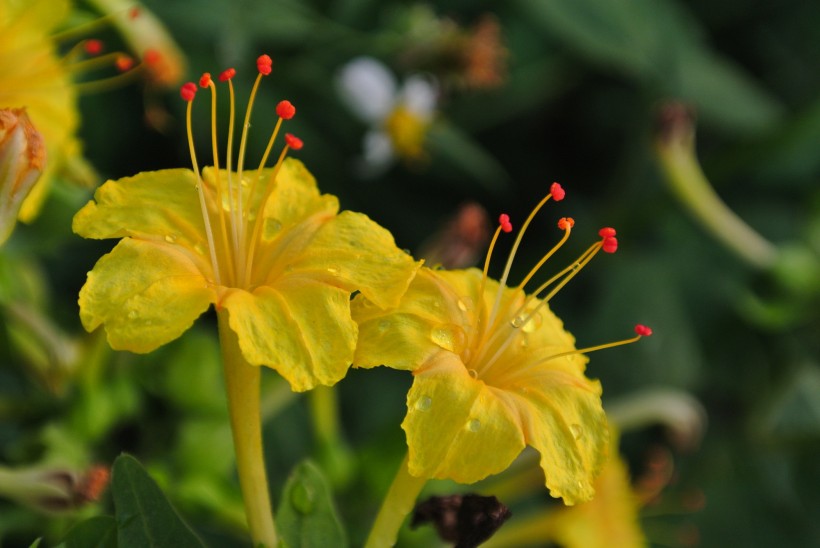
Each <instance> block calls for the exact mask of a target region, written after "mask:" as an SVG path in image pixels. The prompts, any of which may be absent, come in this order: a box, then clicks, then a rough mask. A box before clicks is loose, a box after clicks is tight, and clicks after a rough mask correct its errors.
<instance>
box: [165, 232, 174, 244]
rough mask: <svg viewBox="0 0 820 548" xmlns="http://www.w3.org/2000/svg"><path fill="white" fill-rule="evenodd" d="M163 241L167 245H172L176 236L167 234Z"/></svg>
mask: <svg viewBox="0 0 820 548" xmlns="http://www.w3.org/2000/svg"><path fill="white" fill-rule="evenodd" d="M165 241H166V242H168V243H169V244H172V243H174V242H175V241H177V238H176V236H173V235H171V234H168V235H167V236H165Z"/></svg>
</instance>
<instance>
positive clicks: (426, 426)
mask: <svg viewBox="0 0 820 548" xmlns="http://www.w3.org/2000/svg"><path fill="white" fill-rule="evenodd" d="M402 428H403V429H404V431H405V433H406V435H407V445H408V447H409V461H408V466H409V471H410V473H411V474H412V475H414V476H422V477H429V478H439V479H452V480H455V481H457V482H460V483H474V482H476V481H479V480H481V479H483V478H485V477H487V476H488V475H490V474H495V473H498V472H501V471H503V470H505V469H506V468H507V467H508V466H509V465H510V463H512V461H513V460H514V459H515V457H516V456H518V454H519V453H520V452H521V450H522V449H523V448H524V438H523V435H522V433H521V425H520V424H519V423H518V418H517V416H516V412H515V409H512V408H510V407H509V406H508V405H506V403H505V402H504V400H502V399H500V398H499V397H498V396H497V394H496V391H495V390H494V389H492V388H490V387H488V386H487V385H486V384H484V383H483V382H482V381H480V380H477V379H474V378H473V377H471V376H470V375H469V373H468V372H467V370H466V369H465V367H464V364H463V363H461V360H460V359H459V358H458V356H456V355H455V354H453V353H451V352H446V351H442V352H440V353H438V354H437V355H436V356H434V357H433V358H432V359H431V360H430V362H429V363H428V364H425V366H424V367H423V369H422V370H421V371H418V372H416V375H415V380H414V382H413V386H412V388H411V389H410V392H409V393H408V395H407V416H406V417H405V419H404V422H403V423H402Z"/></svg>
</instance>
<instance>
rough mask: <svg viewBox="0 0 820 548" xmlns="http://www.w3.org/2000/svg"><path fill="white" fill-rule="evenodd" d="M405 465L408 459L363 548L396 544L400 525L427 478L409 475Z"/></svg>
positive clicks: (405, 463) (393, 484)
mask: <svg viewBox="0 0 820 548" xmlns="http://www.w3.org/2000/svg"><path fill="white" fill-rule="evenodd" d="M407 463H408V458H407V457H405V458H404V460H403V461H402V463H401V466H400V467H399V471H398V472H397V473H396V476H395V477H394V478H393V483H392V484H391V485H390V490H389V491H388V492H387V496H386V497H385V499H384V501H382V506H381V508H380V509H379V513H378V515H377V516H376V521H375V523H374V524H373V528H372V529H371V530H370V535H369V536H368V537H367V543H366V544H365V548H385V547H388V546H393V545H395V544H396V538H397V537H398V534H399V529H401V526H402V523H404V520H405V518H406V517H407V515H408V514H409V513H410V512H411V511H412V510H413V507H414V506H415V503H416V499H417V498H418V496H419V493H420V492H421V489H422V488H423V487H424V484H425V483H427V478H424V477H416V476H412V475H410V472H409V470H408V467H407Z"/></svg>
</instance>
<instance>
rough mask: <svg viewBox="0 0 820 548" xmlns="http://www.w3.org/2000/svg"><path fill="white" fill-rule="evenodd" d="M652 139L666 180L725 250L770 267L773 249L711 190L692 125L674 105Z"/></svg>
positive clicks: (772, 259)
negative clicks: (659, 131) (660, 130)
mask: <svg viewBox="0 0 820 548" xmlns="http://www.w3.org/2000/svg"><path fill="white" fill-rule="evenodd" d="M667 108H668V109H669V112H671V113H672V114H671V115H668V117H667V119H666V120H665V122H666V125H665V126H662V132H661V135H660V136H659V137H658V138H657V139H656V142H655V145H656V146H655V150H656V153H657V156H658V159H659V161H660V164H661V167H662V168H663V172H664V175H665V176H666V180H667V181H668V182H669V185H670V186H671V187H672V190H673V191H674V192H675V193H676V194H677V196H678V198H679V199H680V200H681V201H682V202H683V203H684V204H685V205H686V206H687V207H688V208H689V211H691V212H692V213H693V214H694V215H695V217H697V219H698V220H699V221H700V222H701V223H702V224H703V225H704V226H705V227H706V228H707V229H708V230H709V231H710V232H711V233H712V234H713V235H714V236H715V237H716V238H717V239H718V240H720V241H722V242H723V243H724V244H725V245H726V246H727V247H728V248H729V249H731V250H732V251H734V252H735V253H737V255H738V256H740V257H741V258H742V259H744V260H745V261H746V262H748V263H750V264H752V265H753V266H755V267H757V268H761V269H767V268H771V267H772V266H773V265H774V263H775V261H776V259H777V255H778V252H777V248H776V247H775V246H774V245H773V244H772V243H771V242H769V241H768V240H766V239H765V238H764V237H763V236H761V235H760V234H759V233H757V232H756V231H755V230H754V229H753V228H752V227H750V226H749V225H747V224H746V223H745V222H744V221H743V219H741V218H740V217H738V216H737V215H736V214H735V212H734V211H732V210H731V209H730V208H729V207H728V206H727V205H726V204H725V203H724V202H723V200H721V199H720V197H719V196H718V195H717V193H716V192H715V190H714V188H712V185H711V184H709V180H708V179H707V178H706V175H705V174H704V173H703V170H702V169H701V167H700V163H699V162H698V159H697V156H696V154H695V130H694V124H693V122H692V120H691V118H690V117H689V116H687V115H686V114H685V113H680V112H677V111H676V110H674V109H680V107H679V106H678V105H676V104H672V105H669V106H668V107H667Z"/></svg>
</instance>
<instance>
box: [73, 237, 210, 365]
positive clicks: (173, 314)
mask: <svg viewBox="0 0 820 548" xmlns="http://www.w3.org/2000/svg"><path fill="white" fill-rule="evenodd" d="M214 299H215V293H214V292H213V291H212V290H211V289H209V288H208V286H207V284H206V282H205V279H204V278H203V277H202V274H201V273H200V272H199V270H198V269H197V268H196V267H195V266H194V264H193V262H191V260H190V258H189V257H188V256H187V255H186V254H185V253H183V252H181V251H180V249H179V248H177V247H176V246H172V245H169V244H160V243H155V242H146V241H139V240H133V239H131V238H125V239H123V240H122V241H120V243H119V244H117V246H116V247H115V248H114V249H113V250H112V251H111V253H109V254H107V255H105V256H103V257H102V258H101V259H100V260H99V261H98V262H97V264H96V265H94V269H93V270H92V271H91V272H89V273H88V280H87V281H86V283H85V285H84V286H83V288H82V289H81V290H80V300H79V304H80V319H81V320H82V323H83V326H84V327H85V328H86V329H87V330H88V331H92V330H93V329H96V328H97V327H98V326H99V325H100V324H105V331H106V333H107V335H108V342H109V344H110V345H111V347H112V348H114V349H116V350H130V351H132V352H139V353H144V352H151V351H152V350H154V349H156V348H157V347H159V346H161V345H163V344H165V343H167V342H169V341H172V340H174V339H176V338H177V337H179V336H180V335H181V334H182V333H183V332H185V331H186V330H187V329H188V328H189V327H191V325H192V324H193V322H194V320H196V319H197V318H198V317H199V316H200V314H202V313H203V312H204V311H205V310H207V309H208V306H209V305H210V303H211V302H213V300H214Z"/></svg>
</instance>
